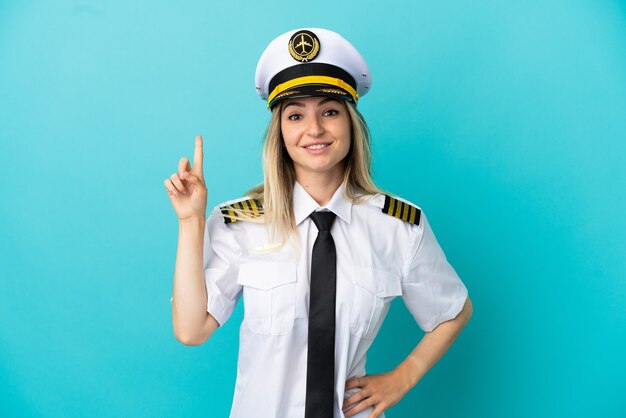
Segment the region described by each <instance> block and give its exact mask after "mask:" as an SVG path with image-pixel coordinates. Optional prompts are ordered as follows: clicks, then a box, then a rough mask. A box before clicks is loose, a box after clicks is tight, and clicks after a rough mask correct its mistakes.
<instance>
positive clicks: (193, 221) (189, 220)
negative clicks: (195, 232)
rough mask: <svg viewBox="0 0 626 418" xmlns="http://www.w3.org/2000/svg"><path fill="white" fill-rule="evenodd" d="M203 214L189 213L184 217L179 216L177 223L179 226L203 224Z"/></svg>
mask: <svg viewBox="0 0 626 418" xmlns="http://www.w3.org/2000/svg"><path fill="white" fill-rule="evenodd" d="M205 221H206V220H205V219H204V216H202V215H191V216H188V217H186V218H179V219H178V223H179V225H181V226H184V225H204V223H205Z"/></svg>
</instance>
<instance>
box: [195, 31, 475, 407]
mask: <svg viewBox="0 0 626 418" xmlns="http://www.w3.org/2000/svg"><path fill="white" fill-rule="evenodd" d="M371 82H372V77H371V74H370V71H369V68H368V66H367V64H366V63H365V61H364V59H363V57H362V56H361V55H360V54H359V52H358V51H357V50H356V49H355V48H354V46H352V45H351V44H350V43H349V42H348V41H347V40H345V39H344V38H343V37H341V36H340V35H339V34H337V33H335V32H332V31H328V30H325V29H320V28H312V29H311V28H310V29H299V30H294V31H289V32H287V33H285V34H283V35H280V36H279V37H277V38H276V39H275V40H273V41H272V42H271V43H270V44H269V46H268V47H267V48H266V50H265V51H264V52H263V54H262V56H261V58H260V60H259V62H258V65H257V69H256V75H255V83H256V89H257V93H258V94H259V96H260V97H261V98H262V99H263V100H266V101H267V107H268V108H269V109H272V108H273V106H274V105H276V104H277V103H279V102H280V101H281V100H285V99H287V98H295V97H306V96H328V97H334V98H338V99H342V100H347V101H351V102H353V103H355V104H356V103H357V101H358V100H359V98H360V97H362V96H363V95H365V94H366V93H367V92H368V91H369V89H370V86H371ZM345 190H346V184H345V183H343V184H341V186H340V187H339V188H338V189H337V190H336V192H335V193H334V195H333V196H332V198H331V200H330V201H329V202H328V204H327V205H325V206H324V207H320V206H319V205H318V204H317V202H316V201H315V200H314V199H313V198H312V197H311V196H310V195H309V194H308V193H307V192H306V191H305V189H304V188H303V187H302V186H301V185H300V184H299V183H298V182H297V181H295V182H294V185H293V200H292V205H293V207H292V209H293V214H294V216H295V223H296V227H297V232H298V235H299V236H298V237H297V238H296V243H298V242H297V240H298V239H299V244H300V245H299V246H298V245H292V244H293V243H288V244H285V245H277V244H276V243H274V242H270V241H269V240H268V228H266V227H267V225H266V224H264V223H260V222H254V221H253V219H250V218H248V219H235V218H232V217H231V216H230V215H232V214H233V211H236V210H239V211H242V210H245V211H249V212H252V213H254V214H256V215H257V217H258V215H260V214H261V213H262V210H263V208H262V202H261V201H259V200H254V199H251V198H250V197H249V196H245V197H243V198H239V199H235V200H230V201H227V202H223V203H221V204H219V205H217V206H216V207H215V208H214V209H213V211H212V212H211V214H210V216H209V218H208V220H207V222H206V229H205V236H204V275H205V282H206V289H207V299H208V303H207V311H208V312H209V313H210V314H211V315H212V316H213V317H214V318H215V319H216V320H217V321H218V322H219V324H220V325H224V323H225V322H226V321H227V320H228V318H229V317H230V316H231V314H232V312H233V309H234V308H235V305H236V303H237V301H238V300H239V298H240V297H241V296H242V295H243V304H244V318H243V321H242V323H241V326H240V346H239V360H238V368H237V382H236V387H235V393H234V399H233V404H232V409H231V413H230V417H231V418H250V417H254V418H300V417H304V416H305V400H306V397H307V379H306V375H307V355H308V354H310V353H308V351H309V349H308V345H307V342H308V339H309V337H308V333H307V332H308V331H309V302H310V300H311V299H310V289H311V287H310V280H311V259H312V256H311V253H312V249H313V244H314V241H315V240H316V237H317V236H318V229H317V226H316V224H315V223H314V221H313V220H312V219H311V218H309V215H310V214H311V213H312V212H314V211H332V212H333V213H334V214H335V218H334V222H333V223H332V227H331V229H330V234H331V235H332V239H333V240H334V244H335V247H336V275H335V276H336V299H335V315H334V320H335V340H334V347H335V350H334V394H333V393H331V389H332V386H331V385H330V383H331V382H330V380H331V378H332V374H331V373H328V374H327V376H328V380H327V381H326V380H325V381H324V382H325V383H326V382H328V383H329V385H328V390H327V391H326V392H324V396H325V397H324V401H325V402H326V401H327V403H326V404H325V405H328V409H323V410H322V409H319V410H318V411H322V414H326V412H325V411H326V410H330V409H333V410H334V412H333V416H334V418H340V417H344V414H343V412H342V411H341V406H342V404H343V401H344V399H346V398H348V397H349V396H350V395H351V394H352V393H354V392H356V391H358V390H360V389H359V388H355V389H353V390H351V391H349V392H348V393H344V392H345V390H344V388H345V383H346V381H347V380H348V379H350V378H352V377H355V376H364V375H365V374H366V369H365V360H366V353H367V350H368V348H369V347H370V345H371V344H372V341H373V340H374V338H375V337H376V334H377V333H378V330H379V329H380V326H381V324H382V322H383V320H384V318H385V316H386V314H387V311H388V310H389V305H390V303H391V301H392V300H393V299H395V298H396V297H400V298H401V299H402V301H403V302H404V304H405V305H406V307H407V308H408V310H409V311H410V312H411V314H412V315H413V317H414V318H415V320H416V321H417V323H418V324H419V326H420V327H421V328H422V329H423V330H424V331H432V330H433V329H434V328H435V327H436V326H437V325H438V324H440V323H442V322H443V321H447V320H450V319H452V318H455V317H456V316H457V315H458V313H459V312H460V311H461V309H462V308H463V305H464V303H465V300H466V299H467V294H468V292H467V289H466V287H465V286H464V284H463V283H462V282H461V280H460V279H459V277H458V276H457V274H456V272H455V271H454V269H453V268H452V266H451V265H450V264H449V263H448V261H447V260H446V257H445V255H444V253H443V251H442V250H441V248H440V246H439V244H438V243H437V240H436V239H435V236H434V235H433V231H432V230H431V228H430V225H429V223H428V220H427V218H426V216H425V215H424V213H423V212H422V210H421V208H420V207H418V206H416V205H414V204H412V203H411V202H409V201H407V200H404V199H402V198H400V197H397V196H391V195H387V194H382V193H379V194H375V195H368V196H364V201H362V202H360V203H353V202H351V201H350V200H349V199H348V198H347V197H346V196H347V195H346V194H345ZM328 217H329V216H323V215H320V216H315V218H316V219H317V218H328ZM257 220H258V219H257ZM323 261H324V262H325V260H323ZM321 264H324V263H321ZM315 265H316V266H317V265H318V264H315ZM333 268H334V267H333ZM333 271H334V270H333ZM316 280H317V279H316ZM333 280H334V279H333ZM315 283H316V287H315V289H319V288H318V287H317V283H321V282H318V281H316V282H315ZM323 289H325V288H323ZM316 300H317V299H316ZM318 306H319V305H318ZM325 306H327V307H329V308H328V309H327V310H325V311H324V314H325V315H328V316H327V317H330V318H331V320H332V317H333V315H332V305H328V304H327V305H325ZM312 323H313V322H312ZM318 323H319V322H316V323H315V324H316V325H317V324H318ZM311 328H313V327H311ZM331 335H332V334H331ZM330 347H331V348H330V352H331V353H332V346H330ZM313 354H317V352H315V353H313ZM311 358H313V356H311ZM332 363H333V359H332V358H331V359H330V361H329V363H325V364H332ZM324 370H326V371H327V370H328V369H324ZM311 376H313V374H311ZM325 388H326V386H325ZM331 397H334V399H330V398H331ZM311 398H312V397H311ZM331 403H332V404H333V405H332V406H331ZM307 408H309V406H307ZM308 410H309V411H311V409H308ZM372 410H373V408H372V407H370V408H368V409H366V410H364V411H362V412H360V413H359V414H357V415H356V417H358V418H367V417H368V416H369V415H370V414H371V412H372ZM381 417H384V415H381Z"/></svg>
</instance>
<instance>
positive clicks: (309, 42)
mask: <svg viewBox="0 0 626 418" xmlns="http://www.w3.org/2000/svg"><path fill="white" fill-rule="evenodd" d="M319 52H320V41H319V39H318V38H317V35H315V34H314V33H313V32H311V31H308V30H301V31H299V32H296V33H295V34H294V35H293V36H292V37H291V39H289V53H290V54H291V56H292V57H293V59H295V60H296V61H300V62H307V61H311V60H313V59H314V58H315V57H316V56H317V54H318V53H319Z"/></svg>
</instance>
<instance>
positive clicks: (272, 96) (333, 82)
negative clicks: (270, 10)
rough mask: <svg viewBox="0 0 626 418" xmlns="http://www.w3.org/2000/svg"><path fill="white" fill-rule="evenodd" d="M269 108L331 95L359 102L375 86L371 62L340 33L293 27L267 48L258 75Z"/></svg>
mask: <svg viewBox="0 0 626 418" xmlns="http://www.w3.org/2000/svg"><path fill="white" fill-rule="evenodd" d="M255 83H256V84H255V85H256V90H257V93H258V94H259V96H261V99H263V100H267V107H268V109H270V110H271V109H272V108H273V107H274V105H276V104H277V103H279V102H280V101H282V100H285V99H291V98H294V97H306V96H328V97H335V98H341V99H344V100H348V101H351V102H354V103H355V104H356V103H357V102H358V100H359V98H360V97H362V96H364V95H365V94H366V93H367V92H368V91H369V89H370V87H371V85H372V75H371V74H370V70H369V67H368V66H367V63H366V62H365V60H364V59H363V57H362V56H361V54H360V53H359V51H357V50H356V48H355V47H354V46H352V44H351V43H350V42H348V41H347V40H346V39H344V38H343V37H342V36H341V35H339V34H338V33H335V32H333V31H330V30H327V29H321V28H304V29H297V30H291V31H289V32H286V33H284V34H282V35H280V36H279V37H277V38H276V39H274V40H273V41H272V42H270V44H269V45H268V46H267V48H265V51H263V54H262V55H261V58H260V59H259V63H258V64H257V67H256V74H255Z"/></svg>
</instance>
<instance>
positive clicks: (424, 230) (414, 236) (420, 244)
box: [402, 212, 467, 332]
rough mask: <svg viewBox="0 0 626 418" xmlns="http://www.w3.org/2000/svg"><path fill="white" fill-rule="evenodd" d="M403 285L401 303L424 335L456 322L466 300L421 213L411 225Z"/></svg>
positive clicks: (462, 289)
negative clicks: (449, 322) (439, 326)
mask: <svg viewBox="0 0 626 418" xmlns="http://www.w3.org/2000/svg"><path fill="white" fill-rule="evenodd" d="M410 232H411V238H410V239H409V251H408V257H407V259H406V263H405V268H404V277H403V281H402V300H403V302H404V304H405V305H406V307H407V309H408V310H409V312H411V314H412V315H413V317H414V318H415V320H416V321H417V323H418V325H419V327H420V328H421V329H422V330H424V331H425V332H430V331H432V330H434V329H435V328H436V327H437V325H439V324H440V323H442V322H445V321H448V320H450V319H453V318H455V317H456V316H457V315H458V314H459V312H460V311H461V310H462V309H463V305H464V304H465V300H466V299H467V288H466V287H465V285H464V284H463V282H462V281H461V279H460V278H459V276H458V275H457V273H456V271H455V270H454V268H452V266H451V265H450V263H448V260H447V259H446V256H445V254H444V253H443V250H442V249H441V247H440V246H439V243H438V242H437V239H436V238H435V235H434V234H433V231H432V229H431V228H430V224H429V223H428V220H427V219H426V216H425V215H424V213H423V212H422V214H421V220H420V223H419V225H414V224H411V231H410Z"/></svg>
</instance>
